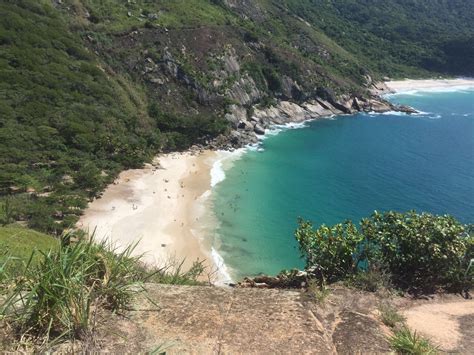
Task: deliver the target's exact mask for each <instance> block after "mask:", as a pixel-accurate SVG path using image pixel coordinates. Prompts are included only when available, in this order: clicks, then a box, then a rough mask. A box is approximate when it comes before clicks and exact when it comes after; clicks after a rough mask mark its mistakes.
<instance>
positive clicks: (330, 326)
mask: <svg viewBox="0 0 474 355" xmlns="http://www.w3.org/2000/svg"><path fill="white" fill-rule="evenodd" d="M385 301H387V298H386V296H380V295H377V294H375V293H368V292H362V291H356V290H352V289H347V288H344V287H342V286H341V287H338V286H336V287H334V288H332V289H331V293H330V295H329V296H328V297H327V299H326V300H325V301H324V303H322V304H320V303H317V302H315V300H314V298H311V297H309V296H308V294H307V293H304V292H301V291H298V290H276V289H258V288H222V287H205V286H169V285H155V284H151V285H147V292H146V293H142V294H141V295H140V296H139V297H138V299H137V300H136V301H135V304H134V306H133V308H132V309H131V310H130V311H129V312H127V314H126V315H125V316H123V315H121V316H119V315H112V316H111V315H107V319H103V320H102V322H100V323H101V324H102V325H101V326H99V327H98V329H97V335H96V338H95V341H94V342H93V344H92V343H91V344H90V349H91V350H94V351H96V350H98V349H99V351H101V352H102V351H104V352H111V353H144V352H147V353H150V352H151V353H161V352H164V351H166V353H168V354H178V353H179V354H182V353H186V354H243V353H245V354H256V353H297V354H300V353H301V354H357V353H359V354H360V353H364V354H366V353H371V354H373V353H376V354H380V353H390V352H391V350H390V347H389V344H388V341H387V337H389V336H390V335H391V331H390V329H389V328H388V327H386V326H385V325H384V324H383V323H382V322H381V321H380V317H379V315H378V311H377V309H378V306H379V304H380V303H381V302H385ZM391 302H392V303H393V304H395V305H396V306H397V307H398V308H399V309H400V310H401V311H402V312H403V314H404V315H405V316H406V318H407V323H408V325H409V326H410V327H412V329H414V330H416V331H417V332H418V333H420V334H423V335H425V336H427V337H429V338H430V339H431V340H432V341H433V342H434V343H435V344H436V345H438V346H439V349H440V350H443V351H449V352H455V353H461V354H470V353H472V349H474V336H473V331H474V323H473V319H474V301H473V300H465V299H463V298H462V297H460V296H456V295H448V296H443V297H440V296H436V297H434V298H431V299H427V300H411V299H408V298H402V297H395V298H393V299H391Z"/></svg>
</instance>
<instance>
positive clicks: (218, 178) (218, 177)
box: [211, 159, 225, 187]
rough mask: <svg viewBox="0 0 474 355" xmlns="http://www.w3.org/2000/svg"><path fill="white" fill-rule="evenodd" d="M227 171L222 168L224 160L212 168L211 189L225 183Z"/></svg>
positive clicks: (217, 162) (218, 161)
mask: <svg viewBox="0 0 474 355" xmlns="http://www.w3.org/2000/svg"><path fill="white" fill-rule="evenodd" d="M224 179H225V171H224V169H223V168H222V160H221V159H219V160H217V161H216V162H215V163H214V164H213V165H212V168H211V187H214V186H216V185H217V184H218V183H220V182H222V181H224Z"/></svg>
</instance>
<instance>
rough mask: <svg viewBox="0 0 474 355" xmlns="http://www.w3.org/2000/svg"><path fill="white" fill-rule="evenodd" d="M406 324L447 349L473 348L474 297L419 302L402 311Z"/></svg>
mask: <svg viewBox="0 0 474 355" xmlns="http://www.w3.org/2000/svg"><path fill="white" fill-rule="evenodd" d="M403 314H404V316H405V317H406V322H407V325H408V326H409V327H410V328H411V329H414V330H416V331H417V332H418V333H419V334H421V335H423V336H425V337H427V338H429V339H431V341H432V342H433V344H434V345H436V346H438V347H439V349H440V350H442V351H446V352H457V353H465V354H468V353H469V352H471V353H472V351H474V300H472V299H470V300H464V299H461V298H458V299H451V298H448V299H444V300H440V301H438V302H437V304H436V306H435V307H434V306H433V303H432V302H422V303H421V304H419V305H417V306H414V307H410V308H408V309H407V310H405V311H404V312H403Z"/></svg>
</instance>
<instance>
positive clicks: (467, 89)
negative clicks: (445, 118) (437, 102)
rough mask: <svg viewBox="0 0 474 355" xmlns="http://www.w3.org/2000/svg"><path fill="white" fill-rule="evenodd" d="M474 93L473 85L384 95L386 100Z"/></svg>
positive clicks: (413, 90) (410, 90)
mask: <svg viewBox="0 0 474 355" xmlns="http://www.w3.org/2000/svg"><path fill="white" fill-rule="evenodd" d="M473 91H474V86H473V85H471V84H467V85H459V86H445V87H443V86H439V87H427V88H419V89H406V90H403V89H400V90H399V91H397V92H395V93H390V94H385V95H382V96H383V97H385V98H390V97H396V96H425V95H426V94H432V93H448V92H457V93H471V92H473Z"/></svg>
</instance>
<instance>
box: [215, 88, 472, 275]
mask: <svg viewBox="0 0 474 355" xmlns="http://www.w3.org/2000/svg"><path fill="white" fill-rule="evenodd" d="M389 100H391V101H392V102H395V103H400V104H406V105H410V106H413V107H414V108H416V109H417V110H419V111H420V112H421V114H416V115H406V114H400V113H397V112H389V113H386V114H370V113H363V114H357V115H354V116H338V117H334V118H331V119H320V120H316V121H311V122H307V123H305V124H303V125H293V126H292V127H277V128H276V129H275V130H273V131H271V132H270V133H269V134H268V135H267V136H266V137H265V139H264V140H263V141H262V142H261V144H260V145H259V147H258V148H257V147H254V148H250V149H247V151H246V152H245V153H243V154H242V152H240V153H236V154H239V157H238V158H236V159H235V160H234V161H233V162H232V163H231V164H229V162H227V163H224V165H226V164H227V165H228V167H227V170H225V179H223V178H224V171H221V170H220V169H221V166H220V165H219V166H217V167H216V168H217V171H216V169H214V170H215V171H214V173H217V175H219V174H220V178H219V179H218V182H219V181H220V182H219V183H218V184H217V185H216V186H215V187H214V190H213V202H214V203H213V208H214V212H215V215H216V216H217V218H218V221H219V223H218V226H217V229H216V232H215V236H214V246H215V250H214V257H215V258H218V259H220V258H222V259H223V261H224V262H225V265H226V266H227V268H228V270H227V271H228V273H229V274H230V276H231V277H232V278H233V279H234V280H236V279H239V278H241V277H242V276H252V275H256V274H259V273H269V274H274V273H277V272H279V271H281V270H282V269H289V268H293V267H303V266H304V264H303V262H302V260H301V259H300V258H299V252H298V249H297V243H296V241H295V239H294V230H295V228H296V224H297V218H298V217H302V218H304V219H307V220H311V221H313V222H314V225H315V226H318V225H320V224H322V223H325V224H329V225H331V224H335V223H338V222H341V221H344V220H346V219H351V220H353V221H355V222H357V221H359V220H360V219H361V218H363V217H365V216H369V215H370V214H371V213H372V212H373V211H374V210H377V211H387V210H396V211H408V210H411V209H415V210H417V211H420V212H421V211H427V212H431V213H435V214H451V215H453V216H455V217H457V218H458V219H459V220H460V221H462V222H464V223H471V222H474V89H464V90H453V91H444V92H436V91H431V92H408V93H401V94H396V95H391V96H390V97H389ZM291 128H293V129H291ZM295 128H298V129H295ZM229 165H230V166H229Z"/></svg>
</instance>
